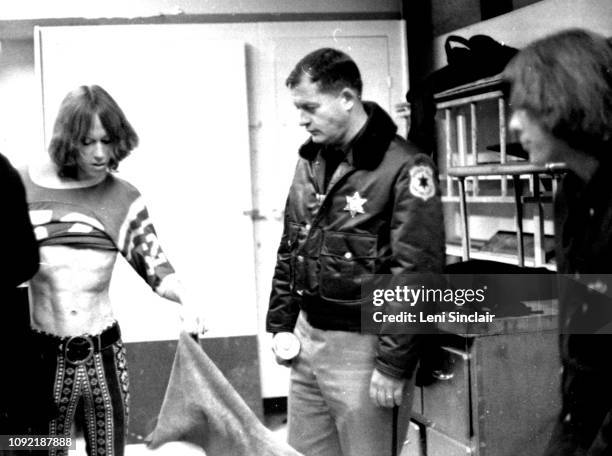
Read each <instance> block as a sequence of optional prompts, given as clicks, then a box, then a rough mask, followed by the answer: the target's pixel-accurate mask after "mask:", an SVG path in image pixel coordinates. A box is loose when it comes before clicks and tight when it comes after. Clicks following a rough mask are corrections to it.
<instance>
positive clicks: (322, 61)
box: [285, 48, 363, 96]
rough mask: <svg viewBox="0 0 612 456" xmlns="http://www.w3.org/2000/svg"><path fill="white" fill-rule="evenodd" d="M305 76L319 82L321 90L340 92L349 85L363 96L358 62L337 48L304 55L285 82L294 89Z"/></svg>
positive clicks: (318, 50) (322, 49)
mask: <svg viewBox="0 0 612 456" xmlns="http://www.w3.org/2000/svg"><path fill="white" fill-rule="evenodd" d="M304 76H306V77H308V78H310V81H311V82H312V83H318V84H319V90H320V91H321V92H327V93H330V92H334V93H338V92H340V91H341V90H342V89H344V88H345V87H349V88H351V89H353V90H355V92H356V93H357V95H359V96H361V91H362V88H363V83H362V81H361V74H360V73H359V68H358V67H357V64H356V63H355V62H354V61H353V59H351V58H350V57H349V56H348V55H347V54H345V53H344V52H342V51H339V50H337V49H332V48H321V49H317V50H316V51H313V52H311V53H310V54H308V55H306V56H305V57H303V58H302V59H301V60H300V61H299V62H298V63H297V65H295V68H293V71H291V73H290V74H289V77H288V78H287V80H286V81H285V84H286V85H287V87H289V88H290V89H292V88H294V87H295V86H297V85H298V84H299V83H300V82H301V81H302V78H303V77H304Z"/></svg>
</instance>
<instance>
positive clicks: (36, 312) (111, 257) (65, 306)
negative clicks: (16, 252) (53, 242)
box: [30, 246, 117, 336]
mask: <svg viewBox="0 0 612 456" xmlns="http://www.w3.org/2000/svg"><path fill="white" fill-rule="evenodd" d="M116 258H117V252H112V251H105V250H92V249H79V248H73V247H66V246H41V248H40V269H39V271H38V273H37V274H36V275H35V276H34V277H33V278H32V280H31V281H30V314H31V322H32V327H33V328H34V329H38V330H41V331H45V332H48V333H52V334H56V335H59V336H76V335H81V334H99V333H100V332H101V331H102V330H103V329H104V328H106V327H108V326H109V325H110V324H112V322H113V321H114V317H113V312H112V307H111V304H110V299H109V295H108V291H109V285H110V279H111V276H112V271H113V267H114V265H115V260H116Z"/></svg>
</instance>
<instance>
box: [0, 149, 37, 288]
mask: <svg viewBox="0 0 612 456" xmlns="http://www.w3.org/2000/svg"><path fill="white" fill-rule="evenodd" d="M0 176H1V177H0V189H1V190H0V194H1V195H2V201H3V202H4V204H3V208H2V212H3V217H2V219H3V222H2V223H0V239H2V240H3V242H4V247H3V249H2V250H3V255H2V268H1V271H2V274H0V287H1V288H2V289H6V288H14V287H16V286H17V285H19V284H20V283H23V282H25V281H27V280H28V279H30V278H31V277H32V276H33V275H34V274H35V273H36V271H38V267H39V261H40V259H39V252H38V243H37V242H36V238H35V237H34V232H33V230H32V224H31V222H30V217H29V215H28V206H27V202H26V195H25V189H24V187H23V183H22V182H21V178H20V177H19V174H18V173H17V171H16V170H15V168H13V166H12V165H11V164H10V163H9V161H8V160H7V159H6V158H5V157H4V156H2V155H0Z"/></svg>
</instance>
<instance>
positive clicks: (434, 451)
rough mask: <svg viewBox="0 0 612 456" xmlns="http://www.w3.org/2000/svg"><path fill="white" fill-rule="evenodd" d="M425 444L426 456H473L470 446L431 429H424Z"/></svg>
mask: <svg viewBox="0 0 612 456" xmlns="http://www.w3.org/2000/svg"><path fill="white" fill-rule="evenodd" d="M425 444H426V446H427V456H469V455H473V454H474V452H473V451H472V449H471V447H470V446H468V445H465V444H463V443H461V442H458V441H457V440H454V439H452V438H450V437H449V436H447V435H445V434H443V433H442V432H438V431H437V430H436V429H434V428H431V427H427V429H426V443H425ZM402 456H403V455H402Z"/></svg>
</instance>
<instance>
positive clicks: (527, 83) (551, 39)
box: [504, 29, 612, 155]
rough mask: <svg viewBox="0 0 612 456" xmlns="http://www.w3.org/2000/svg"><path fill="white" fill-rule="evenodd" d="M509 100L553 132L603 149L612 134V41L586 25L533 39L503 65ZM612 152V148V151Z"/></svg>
mask: <svg viewBox="0 0 612 456" xmlns="http://www.w3.org/2000/svg"><path fill="white" fill-rule="evenodd" d="M504 79H505V80H506V81H507V82H508V83H509V84H510V89H511V92H510V104H511V106H512V108H513V109H524V110H525V111H527V112H528V113H529V114H530V115H531V116H532V117H534V118H535V119H536V120H537V121H538V122H540V124H541V125H542V126H543V128H545V129H547V130H548V131H549V132H550V133H552V135H553V136H555V137H557V138H559V139H561V140H563V141H565V142H567V143H568V144H569V145H570V146H571V147H573V148H575V149H578V150H582V151H584V152H585V153H589V154H591V155H599V154H600V153H602V152H603V151H604V149H605V148H606V147H607V146H609V145H610V142H611V140H612V46H611V45H610V42H608V41H606V39H605V38H604V37H602V36H600V35H597V34H595V33H591V32H588V31H586V30H582V29H570V30H565V31H562V32H558V33H555V34H552V35H550V36H547V37H545V38H542V39H540V40H537V41H534V42H533V43H531V44H530V45H529V46H527V47H526V48H525V49H523V50H521V51H520V52H519V53H518V54H517V55H516V57H515V58H514V59H513V60H512V61H510V63H509V64H508V66H507V67H506V69H505V71H504ZM610 153H612V151H610Z"/></svg>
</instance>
